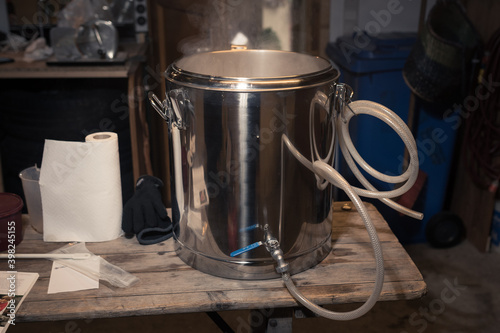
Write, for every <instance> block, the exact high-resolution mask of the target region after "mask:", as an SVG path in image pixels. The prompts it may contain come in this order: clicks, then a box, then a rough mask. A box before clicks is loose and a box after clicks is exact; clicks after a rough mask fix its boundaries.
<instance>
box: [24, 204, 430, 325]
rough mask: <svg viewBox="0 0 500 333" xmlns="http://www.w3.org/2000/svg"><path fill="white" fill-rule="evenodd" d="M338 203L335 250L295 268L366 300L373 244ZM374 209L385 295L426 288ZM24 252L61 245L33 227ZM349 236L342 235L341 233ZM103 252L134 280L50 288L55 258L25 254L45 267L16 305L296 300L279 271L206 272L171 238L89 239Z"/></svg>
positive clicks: (76, 307) (45, 315)
mask: <svg viewBox="0 0 500 333" xmlns="http://www.w3.org/2000/svg"><path fill="white" fill-rule="evenodd" d="M340 204H341V203H338V204H337V203H336V204H334V207H333V209H334V213H333V219H334V221H335V222H334V224H335V223H337V224H339V225H340V226H339V227H336V228H334V232H333V233H332V237H333V238H334V242H333V250H332V252H331V253H330V255H329V256H328V257H327V258H326V259H325V260H323V261H322V262H321V263H319V264H318V265H317V266H316V267H314V268H311V269H308V270H307V271H304V272H302V273H298V274H295V275H294V276H293V280H294V281H295V283H296V284H297V286H298V287H299V289H300V290H301V291H302V292H303V293H304V294H305V295H306V296H307V297H309V298H311V299H312V300H313V301H315V302H317V303H319V304H335V303H348V302H363V301H365V300H366V299H367V298H368V297H369V295H370V294H371V292H372V288H373V285H374V279H375V263H374V259H373V251H372V248H371V244H370V243H369V241H368V238H366V237H364V236H361V234H363V235H364V234H366V231H365V230H364V227H363V226H362V222H361V221H360V219H359V218H358V216H357V215H358V214H357V212H356V211H355V210H352V211H349V212H345V211H341V210H340V207H341V206H340ZM368 210H369V212H370V215H371V217H372V219H373V221H374V224H375V225H376V226H377V229H380V230H381V231H382V232H388V233H387V235H386V236H384V235H383V234H381V237H380V238H381V239H382V240H383V242H382V248H383V254H384V257H385V284H384V288H383V292H382V295H381V297H380V299H381V300H396V299H413V298H417V297H420V296H422V295H423V294H424V293H425V290H426V286H425V283H424V281H423V278H422V275H421V274H420V272H419V271H418V269H417V267H416V266H415V265H414V264H413V262H412V261H411V259H410V257H409V256H408V254H407V253H406V251H405V250H404V249H403V247H402V246H401V244H399V242H398V241H397V239H396V238H395V237H390V236H391V235H390V229H388V227H387V225H386V223H385V222H384V221H383V219H382V218H381V216H380V214H378V212H377V211H376V210H375V209H374V207H373V206H371V205H368ZM26 236H27V237H26V240H25V241H23V243H21V244H20V245H19V247H18V249H19V252H18V253H29V252H46V251H49V250H54V249H56V248H59V247H61V246H63V245H64V244H61V243H44V242H43V241H42V240H41V235H39V234H36V233H35V232H34V231H31V230H30V229H29V228H28V229H27V233H26ZM342 240H343V241H342ZM87 247H88V248H89V250H90V251H92V252H93V253H95V254H98V255H102V257H103V258H105V259H106V260H107V261H109V262H110V263H112V264H115V265H117V266H119V267H121V268H123V269H124V270H126V271H128V272H130V273H132V274H134V275H135V276H137V277H138V278H139V280H140V281H139V283H137V284H136V285H134V286H133V287H130V288H115V287H111V286H109V285H108V284H107V283H101V284H100V288H99V289H95V290H86V291H78V292H71V293H59V294H51V295H47V289H48V284H49V274H50V269H51V265H52V263H51V261H49V260H26V261H21V260H19V261H18V263H17V266H18V270H19V271H31V272H39V274H40V279H39V281H38V282H37V283H36V284H35V286H34V287H33V289H32V291H31V292H30V294H29V295H28V297H27V299H26V301H25V302H24V303H23V306H22V307H21V309H20V310H19V312H18V313H17V317H16V318H17V319H18V320H19V321H38V320H65V319H83V318H106V317H121V316H129V315H152V314H167V313H181V312H198V311H214V310H215V311H219V310H235V309H249V308H259V307H263V306H269V307H289V306H296V305H297V303H296V301H295V300H294V299H293V298H292V296H291V295H290V294H289V293H288V291H287V289H286V288H284V286H283V282H282V281H281V279H279V278H277V279H271V280H232V279H224V278H219V277H216V276H212V275H208V274H205V273H202V272H200V271H198V270H195V269H193V268H191V267H189V266H187V265H186V264H185V263H184V262H182V261H181V260H180V259H179V258H178V257H177V255H176V254H175V252H174V242H173V240H172V239H170V240H168V241H165V242H163V243H160V244H155V245H151V246H141V245H139V244H138V243H137V241H136V240H135V239H125V238H123V237H121V238H118V239H116V240H114V241H110V242H102V243H88V244H87Z"/></svg>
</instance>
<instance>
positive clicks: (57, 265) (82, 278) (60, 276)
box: [47, 256, 100, 294]
mask: <svg viewBox="0 0 500 333" xmlns="http://www.w3.org/2000/svg"><path fill="white" fill-rule="evenodd" d="M81 264H85V266H87V267H89V269H90V270H92V271H94V272H95V271H97V272H98V271H99V264H100V257H98V256H93V257H92V258H90V259H85V260H82V262H81ZM98 288H99V279H98V278H91V277H89V276H87V275H85V274H83V273H80V272H78V271H76V270H74V269H72V268H70V267H67V266H64V260H55V261H54V263H53V264H52V272H51V273H50V281H49V289H48V291H47V294H56V293H62V292H68V291H78V290H88V289H98Z"/></svg>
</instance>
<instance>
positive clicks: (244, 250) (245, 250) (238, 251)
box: [230, 241, 263, 257]
mask: <svg viewBox="0 0 500 333" xmlns="http://www.w3.org/2000/svg"><path fill="white" fill-rule="evenodd" d="M262 244H263V243H262V242H261V241H258V242H255V243H253V244H250V245H248V246H245V247H243V248H241V249H239V250H236V251H233V252H231V254H230V256H231V257H236V256H238V255H240V254H242V253H245V252H247V251H250V250H253V249H255V248H257V247H259V246H261V245H262Z"/></svg>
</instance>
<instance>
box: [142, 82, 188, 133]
mask: <svg viewBox="0 0 500 333" xmlns="http://www.w3.org/2000/svg"><path fill="white" fill-rule="evenodd" d="M179 96H180V97H181V98H179ZM148 98H149V102H150V103H151V106H152V107H153V108H154V109H155V111H156V112H158V114H159V115H160V116H161V117H162V118H163V119H164V120H165V121H166V122H167V124H168V127H169V128H171V127H172V125H175V127H177V128H178V129H186V127H185V124H184V122H183V121H182V116H181V110H184V107H185V105H186V104H187V103H188V100H187V98H186V97H185V95H184V93H183V91H182V89H176V90H171V91H169V92H168V94H167V98H165V99H164V100H163V102H162V101H160V99H159V98H158V96H156V95H155V93H153V92H152V91H150V92H149V93H148Z"/></svg>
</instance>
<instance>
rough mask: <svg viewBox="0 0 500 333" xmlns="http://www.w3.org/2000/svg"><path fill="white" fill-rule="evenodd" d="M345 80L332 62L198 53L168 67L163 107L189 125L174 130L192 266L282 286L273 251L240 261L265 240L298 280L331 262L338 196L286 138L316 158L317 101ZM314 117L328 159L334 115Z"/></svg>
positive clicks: (181, 223) (178, 213)
mask: <svg viewBox="0 0 500 333" xmlns="http://www.w3.org/2000/svg"><path fill="white" fill-rule="evenodd" d="M338 76H339V72H338V70H337V69H336V68H335V67H333V66H332V65H331V64H330V63H329V62H328V61H326V60H324V59H321V58H317V57H312V56H308V55H303V54H297V53H291V52H282V51H264V50H259V51H256V50H231V51H221V52H210V53H202V54H196V55H192V56H189V57H187V58H183V59H180V60H179V61H177V62H176V63H174V64H172V65H171V66H170V67H169V69H168V70H167V71H166V72H165V77H166V84H167V94H166V96H167V99H166V101H165V102H164V103H163V105H165V106H166V107H171V108H172V109H173V110H172V111H171V112H170V113H169V114H170V115H172V114H175V118H176V119H179V118H180V119H182V124H181V126H179V123H177V122H175V121H174V122H170V124H171V125H170V129H171V130H170V134H171V137H170V139H171V140H170V143H171V153H172V156H171V161H172V163H173V165H172V166H173V168H172V169H173V172H172V177H171V181H172V205H173V219H174V222H175V223H178V225H177V227H176V228H175V239H176V248H177V253H178V255H179V256H180V258H182V259H183V260H184V261H185V262H186V263H187V264H189V265H191V266H193V267H194V268H197V269H199V270H201V271H204V272H207V273H210V274H214V275H218V276H222V277H228V278H240V279H264V278H273V277H278V276H279V275H278V274H277V273H276V271H275V268H274V260H273V259H272V258H271V256H270V254H269V253H268V252H267V251H266V248H265V246H259V247H256V248H255V249H252V250H250V251H247V252H244V253H241V254H239V255H237V256H235V257H231V253H233V252H234V251H237V250H239V249H242V248H244V247H246V246H249V245H251V244H253V243H256V242H259V241H265V240H264V237H265V234H266V231H269V232H270V234H271V235H272V236H273V237H275V238H276V239H277V240H278V241H279V243H280V245H281V249H282V250H283V252H284V258H285V260H286V261H287V262H288V263H289V265H290V272H291V273H292V274H293V273H296V272H300V271H303V270H305V269H307V268H310V267H312V266H314V265H316V264H317V263H318V262H320V261H321V260H322V259H323V258H324V257H325V256H326V255H327V254H328V253H329V251H330V248H331V244H330V243H331V240H330V232H331V203H332V195H331V188H330V186H328V187H327V188H326V189H325V190H320V189H318V188H317V186H316V180H315V177H314V174H313V173H312V172H310V171H309V170H308V169H307V168H305V167H304V166H303V165H302V164H301V163H300V162H298V161H297V160H296V159H295V158H294V157H293V156H292V155H291V154H290V153H289V152H288V151H287V150H286V148H283V144H282V142H281V136H282V134H286V135H287V137H288V138H289V140H290V141H291V142H292V143H293V144H294V146H295V147H296V148H297V149H298V150H299V151H300V152H301V153H302V154H304V155H305V156H311V143H310V142H311V140H310V133H309V131H310V126H309V121H310V120H309V119H310V118H309V117H310V114H309V110H310V105H311V101H312V100H313V98H314V96H316V94H317V93H318V92H321V93H323V94H325V95H326V96H328V97H331V96H332V95H333V94H334V92H335V85H336V80H337V79H338ZM156 103H157V102H156ZM169 105H170V106H169ZM315 108H316V109H319V110H317V111H316V112H315V113H314V115H315V116H314V117H313V122H314V126H312V127H311V128H313V130H314V133H312V135H313V137H314V138H315V142H316V145H317V147H318V149H319V152H320V153H321V154H322V156H326V155H327V153H328V149H329V147H330V142H331V140H332V134H333V133H331V128H330V126H329V122H328V119H329V116H330V115H331V112H330V110H324V109H321V108H319V107H317V106H316V107H315ZM160 109H161V108H160ZM160 113H162V112H160ZM165 114H166V113H165ZM167 122H169V121H167ZM264 229H265V230H266V231H264Z"/></svg>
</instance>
